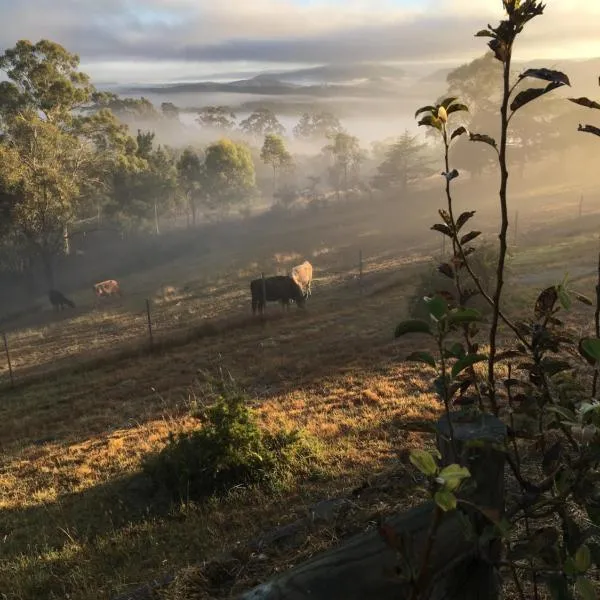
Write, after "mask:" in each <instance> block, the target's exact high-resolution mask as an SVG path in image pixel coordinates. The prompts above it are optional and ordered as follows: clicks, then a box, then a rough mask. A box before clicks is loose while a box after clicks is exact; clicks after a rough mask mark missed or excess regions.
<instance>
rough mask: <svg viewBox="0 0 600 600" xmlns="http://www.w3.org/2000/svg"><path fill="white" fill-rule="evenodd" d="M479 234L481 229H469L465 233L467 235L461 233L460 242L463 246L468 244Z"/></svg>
mask: <svg viewBox="0 0 600 600" xmlns="http://www.w3.org/2000/svg"><path fill="white" fill-rule="evenodd" d="M480 235H481V231H471V232H469V233H467V235H463V236H462V237H461V238H460V244H461V246H463V245H464V244H468V243H469V242H470V241H472V240H474V239H475V238H476V237H479V236H480Z"/></svg>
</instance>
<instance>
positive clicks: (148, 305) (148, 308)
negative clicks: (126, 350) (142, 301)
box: [146, 298, 154, 348]
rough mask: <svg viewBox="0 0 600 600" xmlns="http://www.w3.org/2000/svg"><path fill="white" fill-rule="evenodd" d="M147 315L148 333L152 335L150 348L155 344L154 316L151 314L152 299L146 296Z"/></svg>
mask: <svg viewBox="0 0 600 600" xmlns="http://www.w3.org/2000/svg"><path fill="white" fill-rule="evenodd" d="M146 316H147V317H148V335H149V336H150V348H152V346H154V338H153V336H152V317H151V315H150V300H148V299H147V298H146Z"/></svg>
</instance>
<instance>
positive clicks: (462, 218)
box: [456, 210, 475, 231]
mask: <svg viewBox="0 0 600 600" xmlns="http://www.w3.org/2000/svg"><path fill="white" fill-rule="evenodd" d="M474 214H475V211H474V210H470V211H468V212H464V213H462V214H461V215H460V216H459V217H458V219H456V230H457V231H460V230H461V228H462V227H463V225H464V224H465V223H466V222H467V221H468V220H469V219H471V218H472V217H473V215H474Z"/></svg>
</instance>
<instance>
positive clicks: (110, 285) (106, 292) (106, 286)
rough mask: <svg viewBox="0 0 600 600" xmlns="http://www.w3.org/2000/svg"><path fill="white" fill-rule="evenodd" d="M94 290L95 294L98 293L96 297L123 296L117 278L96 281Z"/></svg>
mask: <svg viewBox="0 0 600 600" xmlns="http://www.w3.org/2000/svg"><path fill="white" fill-rule="evenodd" d="M93 290H94V294H96V298H106V297H108V296H122V293H121V288H120V287H119V282H118V281H116V280H115V279H107V280H106V281H101V282H100V283H96V284H94V286H93Z"/></svg>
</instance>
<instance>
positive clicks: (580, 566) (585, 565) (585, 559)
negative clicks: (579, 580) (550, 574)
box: [575, 544, 592, 573]
mask: <svg viewBox="0 0 600 600" xmlns="http://www.w3.org/2000/svg"><path fill="white" fill-rule="evenodd" d="M591 565H592V555H591V553H590V549H589V548H588V547H587V546H586V545H585V544H583V545H581V546H580V547H579V549H578V550H577V552H576V553H575V567H576V568H577V570H578V571H579V572H580V573H585V572H586V571H587V570H588V569H589V568H590V566H591Z"/></svg>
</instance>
